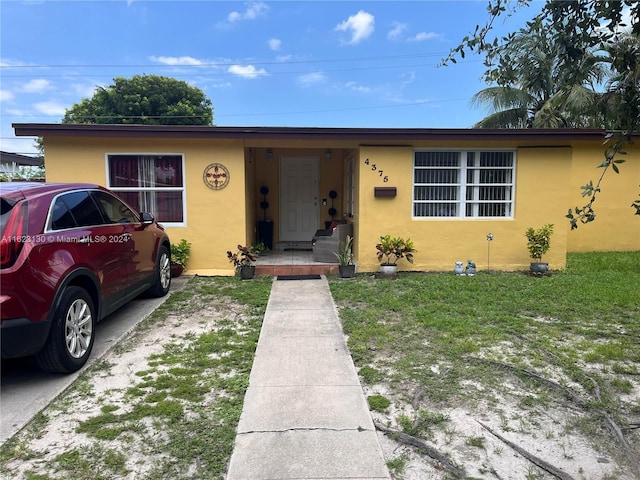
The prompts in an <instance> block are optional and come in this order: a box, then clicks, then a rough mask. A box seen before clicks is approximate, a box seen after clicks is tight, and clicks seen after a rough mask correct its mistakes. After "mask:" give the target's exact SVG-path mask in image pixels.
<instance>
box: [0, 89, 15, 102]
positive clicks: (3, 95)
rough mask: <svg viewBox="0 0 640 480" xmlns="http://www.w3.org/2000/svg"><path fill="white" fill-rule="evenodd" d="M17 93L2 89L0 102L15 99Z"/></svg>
mask: <svg viewBox="0 0 640 480" xmlns="http://www.w3.org/2000/svg"><path fill="white" fill-rule="evenodd" d="M14 98H15V95H14V94H13V93H12V92H10V91H9V90H0V102H8V101H9V100H13V99H14Z"/></svg>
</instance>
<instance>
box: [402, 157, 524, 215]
mask: <svg viewBox="0 0 640 480" xmlns="http://www.w3.org/2000/svg"><path fill="white" fill-rule="evenodd" d="M514 170H515V153H514V152H513V151H467V150H452V151H416V152H414V164H413V216H414V217H457V218H487V217H499V218H504V217H507V218H510V217H512V216H513V193H514V183H513V182H514V178H515V172H514Z"/></svg>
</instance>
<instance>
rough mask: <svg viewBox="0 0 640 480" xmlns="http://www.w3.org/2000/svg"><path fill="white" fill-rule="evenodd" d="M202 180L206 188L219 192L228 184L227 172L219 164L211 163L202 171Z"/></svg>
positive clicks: (225, 168)
mask: <svg viewBox="0 0 640 480" xmlns="http://www.w3.org/2000/svg"><path fill="white" fill-rule="evenodd" d="M202 179H203V180H204V183H205V185H206V186H207V187H209V188H211V189H213V190H221V189H223V188H224V187H226V186H227V185H228V184H229V170H227V167H225V166H224V165H222V164H221V163H212V164H211V165H207V167H206V168H205V169H204V173H203V174H202Z"/></svg>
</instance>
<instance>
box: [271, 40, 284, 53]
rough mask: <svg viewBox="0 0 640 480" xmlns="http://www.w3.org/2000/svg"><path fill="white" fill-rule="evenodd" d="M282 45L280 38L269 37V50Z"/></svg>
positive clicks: (276, 48) (277, 48) (278, 48)
mask: <svg viewBox="0 0 640 480" xmlns="http://www.w3.org/2000/svg"><path fill="white" fill-rule="evenodd" d="M281 46H282V40H278V39H277V38H271V39H269V48H270V49H271V50H276V51H277V50H280V47H281Z"/></svg>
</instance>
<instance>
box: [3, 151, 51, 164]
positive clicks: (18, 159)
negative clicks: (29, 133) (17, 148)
mask: <svg viewBox="0 0 640 480" xmlns="http://www.w3.org/2000/svg"><path fill="white" fill-rule="evenodd" d="M0 161H2V163H15V164H16V165H26V166H30V167H37V166H39V165H40V164H41V163H42V160H41V159H40V158H36V157H29V156H27V155H20V154H19V153H11V152H0Z"/></svg>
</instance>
